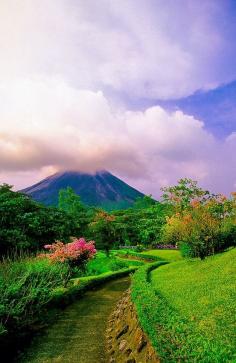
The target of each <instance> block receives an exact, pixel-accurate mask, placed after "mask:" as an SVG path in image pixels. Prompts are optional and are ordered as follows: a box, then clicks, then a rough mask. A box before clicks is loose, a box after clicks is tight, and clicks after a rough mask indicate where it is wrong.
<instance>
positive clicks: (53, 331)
mask: <svg viewBox="0 0 236 363" xmlns="http://www.w3.org/2000/svg"><path fill="white" fill-rule="evenodd" d="M128 286H129V278H128V277H125V278H122V279H119V280H114V281H110V282H108V283H106V284H105V285H103V286H102V287H101V288H100V289H98V290H94V291H88V292H87V293H86V294H85V296H84V297H83V298H82V299H80V300H78V301H77V302H75V303H73V304H72V305H70V306H69V307H67V308H66V309H65V310H64V311H63V312H62V313H61V314H60V316H59V317H58V320H57V322H56V323H54V324H53V325H51V326H50V327H49V328H48V329H47V331H46V332H45V333H44V335H42V336H41V337H37V338H35V339H34V340H33V342H32V344H31V346H30V347H29V349H28V350H27V352H26V353H25V355H24V357H23V358H22V359H20V360H18V361H17V362H19V363H69V362H70V363H103V362H106V355H105V348H104V345H105V337H104V334H105V328H106V323H107V318H108V316H109V314H110V313H111V311H112V309H113V308H114V306H115V303H116V302H117V301H118V300H119V298H120V297H121V294H122V292H123V291H125V290H126V289H127V288H128Z"/></svg>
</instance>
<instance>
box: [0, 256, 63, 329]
mask: <svg viewBox="0 0 236 363" xmlns="http://www.w3.org/2000/svg"><path fill="white" fill-rule="evenodd" d="M69 277H70V272H69V268H68V266H67V265H66V264H65V265H63V266H61V265H59V264H51V263H50V262H49V261H48V260H47V259H36V258H23V259H21V260H17V261H10V260H8V259H7V260H4V261H3V262H2V263H1V264H0V323H1V325H2V327H4V329H5V330H6V331H9V332H10V333H14V334H17V333H18V332H19V331H20V330H21V329H24V327H26V326H28V325H31V324H33V323H35V321H37V320H38V318H39V315H40V314H41V313H42V311H43V308H44V306H45V305H46V304H47V303H48V301H49V300H50V294H51V292H52V291H53V290H54V289H55V288H56V287H58V286H65V284H66V283H67V281H68V278H69Z"/></svg>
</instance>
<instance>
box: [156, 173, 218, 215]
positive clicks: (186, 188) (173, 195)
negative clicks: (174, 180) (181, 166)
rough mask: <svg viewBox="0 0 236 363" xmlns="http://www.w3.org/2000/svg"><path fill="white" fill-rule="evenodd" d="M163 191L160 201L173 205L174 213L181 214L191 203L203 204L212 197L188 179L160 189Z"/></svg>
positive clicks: (195, 182)
mask: <svg viewBox="0 0 236 363" xmlns="http://www.w3.org/2000/svg"><path fill="white" fill-rule="evenodd" d="M161 190H162V191H163V194H162V201H163V202H164V203H167V204H170V205H173V206H174V208H175V211H176V210H178V211H179V212H181V213H182V212H183V210H184V209H186V208H188V207H189V206H190V205H191V203H192V202H193V201H201V202H205V201H206V200H208V199H210V198H211V197H212V195H211V194H210V192H209V191H208V190H204V189H202V188H200V187H199V186H198V185H197V181H194V180H192V179H189V178H184V179H180V180H178V184H177V185H174V186H170V187H164V188H161Z"/></svg>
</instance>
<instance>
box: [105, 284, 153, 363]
mask: <svg viewBox="0 0 236 363" xmlns="http://www.w3.org/2000/svg"><path fill="white" fill-rule="evenodd" d="M106 342H107V343H106V345H107V353H108V362H109V363H159V362H160V359H158V358H157V356H156V353H155V350H154V348H153V347H152V346H151V343H150V342H149V340H148V338H147V336H146V334H145V333H144V332H143V330H142V329H141V327H140V325H139V322H138V317H137V313H136V310H135V307H134V304H133V303H132V301H131V297H130V289H129V290H127V291H126V292H125V293H124V294H123V296H122V298H121V299H120V301H119V302H118V304H117V306H116V308H115V310H114V311H113V312H112V314H111V315H110V317H109V320H108V326H107V330H106Z"/></svg>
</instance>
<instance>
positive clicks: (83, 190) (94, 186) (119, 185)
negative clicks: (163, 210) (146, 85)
mask: <svg viewBox="0 0 236 363" xmlns="http://www.w3.org/2000/svg"><path fill="white" fill-rule="evenodd" d="M67 187H71V188H72V189H73V190H74V192H75V193H76V194H78V195H79V196H80V197H81V200H82V202H84V203H85V204H87V205H90V206H99V207H102V208H105V209H107V210H112V209H123V208H127V207H130V206H132V204H133V203H134V201H135V200H136V198H137V197H142V196H144V194H142V193H141V192H139V191H138V190H136V189H134V188H132V187H131V186H129V185H128V184H126V183H125V182H123V181H122V180H121V179H119V178H117V177H116V176H114V175H112V174H111V173H109V172H107V171H99V172H97V173H96V174H86V173H81V172H77V171H66V172H62V173H56V174H54V175H51V176H49V177H47V178H46V179H43V180H42V181H40V182H39V183H37V184H34V185H32V186H30V187H28V188H26V189H23V190H21V192H23V193H25V194H27V195H29V196H31V197H32V198H33V199H34V200H36V201H38V202H41V203H43V204H45V205H57V203H58V193H59V190H60V189H63V188H67Z"/></svg>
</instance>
